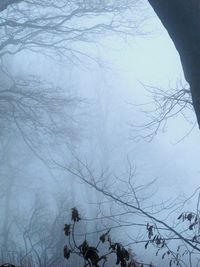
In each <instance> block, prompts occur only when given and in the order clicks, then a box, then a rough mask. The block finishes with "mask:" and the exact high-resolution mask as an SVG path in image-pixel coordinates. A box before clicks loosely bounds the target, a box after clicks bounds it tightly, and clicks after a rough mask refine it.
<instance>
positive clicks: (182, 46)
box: [148, 0, 200, 127]
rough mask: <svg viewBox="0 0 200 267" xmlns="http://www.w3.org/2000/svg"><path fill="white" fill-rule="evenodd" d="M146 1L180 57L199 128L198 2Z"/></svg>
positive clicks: (199, 15) (176, 0) (180, 0)
mask: <svg viewBox="0 0 200 267" xmlns="http://www.w3.org/2000/svg"><path fill="white" fill-rule="evenodd" d="M148 1H149V3H150V5H151V6H152V7H153V9H154V11H155V12H156V14H157V16H158V17H159V19H160V20H161V22H162V24H163V25H164V27H165V28H166V30H167V31H168V33H169V36H170V37H171V39H172V41H173V43H174V45H175V47H176V49H177V51H178V53H179V55H180V59H181V63H182V67H183V71H184V75H185V79H186V81H187V82H188V83H189V85H190V90H191V95H192V101H193V107H194V110H195V113H196V117H197V122H198V125H199V127H200V1H199V0H148Z"/></svg>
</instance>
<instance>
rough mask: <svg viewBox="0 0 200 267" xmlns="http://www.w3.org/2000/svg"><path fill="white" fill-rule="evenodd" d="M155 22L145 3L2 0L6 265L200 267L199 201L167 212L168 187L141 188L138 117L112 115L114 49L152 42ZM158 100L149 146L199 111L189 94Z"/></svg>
mask: <svg viewBox="0 0 200 267" xmlns="http://www.w3.org/2000/svg"><path fill="white" fill-rule="evenodd" d="M150 2H151V1H150ZM152 2H153V1H152ZM151 17H152V10H150V8H149V6H148V5H147V3H146V2H145V1H139V0H120V1H118V0H111V1H106V0H80V1H77V0H69V1H66V0H43V1H41V0H16V1H14V0H13V1H12V0H1V2H0V37H1V38H0V60H1V63H0V125H1V132H0V163H1V164H0V186H1V190H0V214H1V216H0V218H1V220H0V264H2V265H3V264H7V263H10V264H13V265H15V266H40V267H43V266H46V267H47V266H48V267H50V266H52V267H53V266H60V267H61V266H76V267H78V266H91V267H92V266H115V265H116V264H117V265H119V266H121V267H126V266H131V267H133V266H136V267H137V266H140V267H141V266H198V264H199V260H200V258H199V251H200V246H199V231H200V218H199V202H200V198H199V191H198V190H197V191H195V192H194V194H192V195H191V196H190V197H183V196H182V198H180V197H177V198H176V199H173V200H172V199H170V200H167V201H165V202H163V200H159V198H158V197H157V196H156V195H155V186H156V180H152V181H149V180H148V179H149V178H151V177H148V178H147V180H148V182H147V181H146V178H144V177H143V178H142V179H141V180H139V179H137V177H138V176H137V173H138V171H136V168H135V166H134V162H133V159H129V158H127V157H126V155H125V158H126V160H124V159H123V156H124V154H125V152H124V151H123V148H124V147H126V148H127V147H129V142H128V144H127V141H125V140H124V139H125V138H126V137H124V136H123V134H124V132H126V131H127V129H122V128H123V127H122V124H120V122H121V121H122V119H123V118H124V116H126V115H127V114H126V113H124V114H120V118H118V117H117V118H116V114H114V113H115V112H117V109H115V110H114V112H113V113H112V112H111V113H112V116H110V115H109V114H110V113H109V112H110V111H111V110H113V107H114V105H113V103H112V100H113V98H114V95H110V94H109V85H107V84H106V85H105V84H103V82H102V80H103V78H102V77H103V75H104V73H105V72H106V73H107V75H108V76H109V79H111V81H112V79H113V78H112V74H111V73H112V71H111V70H110V67H111V66H110V65H109V62H106V56H105V52H104V53H102V52H101V51H102V50H101V49H102V47H103V46H106V45H107V44H109V43H110V42H111V40H112V38H113V40H112V42H111V44H113V43H114V42H118V41H119V42H122V41H126V40H128V39H129V38H132V37H136V36H146V35H147V36H148V33H149V32H148V27H146V26H145V25H146V23H147V22H148V20H151ZM106 53H107V52H106ZM102 55H103V56H102ZM93 69H95V70H96V71H93ZM59 72H61V73H62V78H61V76H60V75H59ZM97 73H98V74H97ZM99 73H101V74H99ZM83 76H86V77H84V78H85V79H83ZM94 84H95V88H92V89H91V87H92V86H91V85H94ZM148 90H149V88H148ZM150 90H151V93H153V97H154V104H155V105H156V111H157V113H156V112H155V113H153V116H152V119H151V120H150V122H148V123H147V124H145V123H142V129H143V130H145V134H144V135H143V134H142V135H139V136H140V137H141V136H142V137H143V138H147V139H152V138H153V137H154V136H155V135H156V134H157V132H158V130H159V129H160V127H162V125H163V124H164V125H165V123H166V121H167V120H168V119H169V118H171V117H174V116H175V115H176V114H177V113H182V112H183V111H184V112H185V111H186V112H187V108H189V109H190V110H192V111H193V102H192V96H191V91H190V89H189V88H188V87H185V86H182V84H179V86H178V88H176V89H175V90H171V89H168V90H161V89H159V88H156V85H155V87H150ZM116 97H118V96H117V95H116ZM105 99H106V100H105ZM117 103H120V102H117ZM163 103H164V104H163ZM133 119H134V118H133ZM113 125H114V126H113ZM140 130H141V129H140ZM133 131H134V130H133ZM146 131H148V133H147V134H146ZM116 144H117V145H118V146H116ZM120 163H121V164H120ZM192 200H193V202H192V203H195V204H193V205H191V206H190V207H189V206H188V205H189V203H191V201H192ZM196 203H197V204H196ZM73 207H77V209H78V211H79V212H80V214H81V215H80V218H81V220H80V222H79V220H77V219H74V218H72V223H70V224H69V220H70V217H71V208H73ZM188 207H189V209H188ZM74 209H75V211H77V209H76V208H73V210H72V211H74ZM75 227H76V228H75ZM70 238H71V239H70ZM67 241H68V242H69V244H68V247H66V242H67ZM104 245H105V246H104ZM90 253H91V254H90ZM69 254H70V257H69ZM71 254H73V255H71ZM88 255H90V256H88ZM91 255H92V256H91ZM99 255H102V256H99ZM110 255H111V257H110ZM108 256H109V257H108ZM116 257H117V260H116ZM66 258H67V259H69V260H68V261H67V260H66ZM4 266H6V265H4Z"/></svg>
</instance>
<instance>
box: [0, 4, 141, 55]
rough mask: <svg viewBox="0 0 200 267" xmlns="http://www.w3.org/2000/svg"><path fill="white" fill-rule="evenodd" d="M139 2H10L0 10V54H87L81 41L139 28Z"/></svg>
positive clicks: (136, 30)
mask: <svg viewBox="0 0 200 267" xmlns="http://www.w3.org/2000/svg"><path fill="white" fill-rule="evenodd" d="M138 4H139V1H138V0H128V1H127V0H124V1H109V2H107V1H103V0H99V1H96V0H92V1H85V0H82V1H74V0H70V1H67V2H66V1H65V0H61V1H58V0H52V1H47V0H44V1H41V0H36V1H31V0H25V1H22V2H20V3H19V4H13V5H9V6H8V8H7V9H6V11H5V12H1V19H0V36H1V42H0V57H1V58H2V57H3V56H4V55H8V54H9V55H12V54H15V53H17V52H20V51H22V50H30V51H34V52H41V53H45V54H48V55H52V52H56V54H57V56H59V57H64V56H65V57H67V58H68V59H69V60H72V59H73V58H76V59H78V58H80V57H82V56H86V55H87V56H89V57H90V54H88V53H87V49H86V50H84V47H85V45H84V43H92V42H94V41H95V39H96V37H97V36H98V35H101V34H103V35H104V36H105V34H106V33H110V32H115V33H118V34H122V33H123V34H134V33H135V34H136V33H137V32H138V26H139V24H140V21H141V20H140V18H139V16H138V14H137V10H138V8H137V7H138ZM133 11H134V13H133ZM132 13H133V14H134V15H133V14H132ZM80 44H82V46H83V48H81V46H80Z"/></svg>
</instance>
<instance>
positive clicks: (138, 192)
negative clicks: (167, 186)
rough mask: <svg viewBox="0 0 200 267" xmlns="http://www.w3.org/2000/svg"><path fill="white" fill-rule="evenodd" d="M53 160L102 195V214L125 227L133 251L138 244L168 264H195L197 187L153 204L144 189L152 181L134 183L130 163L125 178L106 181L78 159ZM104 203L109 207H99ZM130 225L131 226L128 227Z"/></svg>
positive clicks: (199, 249)
mask: <svg viewBox="0 0 200 267" xmlns="http://www.w3.org/2000/svg"><path fill="white" fill-rule="evenodd" d="M55 164H57V166H58V167H60V168H63V170H64V171H67V172H70V173H71V174H73V175H74V176H75V177H77V178H78V179H80V180H82V181H84V182H85V183H86V184H87V185H88V186H90V187H91V188H93V189H95V190H96V191H97V192H99V193H101V194H103V195H104V196H105V198H106V200H103V199H102V202H101V205H102V207H101V211H102V213H101V216H102V218H104V219H105V220H107V222H108V221H109V220H111V221H112V222H113V223H114V224H115V226H113V229H114V228H115V227H116V228H119V227H120V228H122V227H123V228H124V232H125V229H128V230H127V237H126V238H125V240H126V242H125V243H126V245H128V244H129V245H133V247H134V248H135V249H134V251H137V247H138V246H140V245H142V247H143V249H144V248H145V249H149V250H150V253H151V254H152V253H155V256H157V255H159V256H160V257H161V258H160V260H161V261H165V262H167V264H169V266H173V265H177V266H191V267H192V266H198V264H199V253H200V247H199V246H200V243H199V225H200V224H199V222H200V218H199V203H200V201H199V200H200V197H199V188H198V189H197V190H196V191H195V192H194V193H193V194H192V195H191V196H190V197H188V198H182V199H180V198H177V199H176V200H174V199H173V200H169V201H167V202H165V203H164V202H163V201H162V202H161V203H158V202H156V204H153V202H152V201H151V198H150V196H152V192H150V193H149V194H148V193H147V190H149V185H151V184H152V183H150V184H149V185H137V184H136V181H135V180H134V168H132V167H131V165H130V170H129V174H128V176H127V179H125V178H123V179H120V178H119V180H116V176H115V182H114V183H111V182H109V183H106V181H107V180H108V179H106V173H104V174H102V173H100V174H98V173H96V172H95V171H94V170H93V169H92V168H90V167H89V166H88V164H87V163H84V162H82V161H81V160H79V159H77V165H75V166H74V167H73V168H72V166H70V167H67V166H63V165H60V164H58V163H55ZM145 192H146V193H145ZM196 195H197V204H196V205H194V206H193V208H192V207H191V205H190V209H189V210H188V209H187V203H188V201H190V200H191V199H192V197H194V196H195V197H196ZM105 203H106V204H105ZM108 203H109V205H110V207H111V208H110V209H109V210H108V209H103V206H104V205H108ZM99 205H100V203H99ZM104 207H105V206H104ZM106 210H107V212H106ZM99 219H101V217H99ZM106 224H107V225H108V223H105V225H106ZM130 228H132V229H134V230H132V231H131V230H130ZM105 229H106V228H105ZM107 230H108V228H107ZM127 240H129V241H127ZM149 247H150V248H149ZM140 248H141V246H140Z"/></svg>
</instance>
